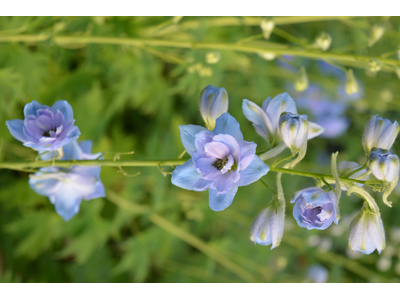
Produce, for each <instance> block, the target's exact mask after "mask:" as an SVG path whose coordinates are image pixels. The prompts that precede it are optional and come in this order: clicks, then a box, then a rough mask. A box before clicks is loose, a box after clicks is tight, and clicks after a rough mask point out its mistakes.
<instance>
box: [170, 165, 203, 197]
mask: <svg viewBox="0 0 400 300" xmlns="http://www.w3.org/2000/svg"><path fill="white" fill-rule="evenodd" d="M200 177H201V174H200V173H198V172H197V171H196V169H195V168H194V166H193V161H192V160H191V159H189V160H188V161H187V162H185V163H184V164H183V165H181V166H177V167H176V168H175V170H174V171H173V172H172V177H171V182H172V184H173V185H176V186H177V187H180V188H182V189H185V190H190V191H192V190H193V184H194V182H195V181H196V180H197V179H199V178H200Z"/></svg>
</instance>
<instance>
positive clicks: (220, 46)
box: [0, 34, 400, 68]
mask: <svg viewBox="0 0 400 300" xmlns="http://www.w3.org/2000/svg"><path fill="white" fill-rule="evenodd" d="M49 40H52V41H53V42H54V43H55V44H57V45H68V44H73V45H86V44H109V45H130V46H139V47H143V46H157V47H173V48H186V49H212V50H230V51H239V52H247V53H259V52H269V53H272V54H275V55H292V56H299V57H306V58H310V59H332V60H337V61H340V62H341V63H342V64H345V63H348V64H354V63H356V64H357V65H358V66H359V67H364V68H366V67H367V63H368V61H369V60H370V59H371V58H374V57H370V56H361V55H351V54H338V53H329V52H313V51H307V50H302V49H293V48H289V47H287V46H286V45H283V47H279V48H277V47H275V46H274V47H271V46H260V45H243V44H237V43H207V42H186V41H173V40H162V39H141V38H118V37H117V38H116V37H96V36H53V37H51V36H50V35H47V34H39V35H9V36H0V42H29V43H33V42H45V41H49ZM376 59H379V60H380V61H381V62H382V63H383V64H386V65H391V66H400V60H397V59H388V58H376Z"/></svg>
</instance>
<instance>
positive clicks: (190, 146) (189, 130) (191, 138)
mask: <svg viewBox="0 0 400 300" xmlns="http://www.w3.org/2000/svg"><path fill="white" fill-rule="evenodd" d="M203 130H205V131H208V130H207V129H206V128H204V127H203V126H198V125H180V126H179V132H180V134H181V140H182V144H183V147H184V148H185V150H186V152H187V153H189V155H190V156H191V155H192V153H193V151H195V150H196V147H195V139H196V134H198V133H199V132H200V131H203Z"/></svg>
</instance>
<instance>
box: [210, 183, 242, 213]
mask: <svg viewBox="0 0 400 300" xmlns="http://www.w3.org/2000/svg"><path fill="white" fill-rule="evenodd" d="M237 190H238V187H237V186H234V187H233V188H231V189H230V190H229V191H227V192H226V193H223V194H218V195H217V190H215V189H209V190H208V191H209V205H210V208H211V209H212V210H214V211H221V210H224V209H225V208H227V207H228V206H229V205H231V203H232V201H233V198H234V197H235V195H236V192H237Z"/></svg>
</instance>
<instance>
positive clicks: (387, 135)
mask: <svg viewBox="0 0 400 300" xmlns="http://www.w3.org/2000/svg"><path fill="white" fill-rule="evenodd" d="M399 130H400V126H399V124H398V123H397V121H394V123H393V124H392V122H390V121H389V120H388V119H382V118H381V117H378V115H375V116H372V117H370V118H369V119H368V121H367V124H366V125H365V129H364V133H363V137H362V144H363V147H364V151H365V153H366V154H367V155H369V153H370V152H371V149H372V148H382V149H387V150H389V149H390V147H392V145H393V143H394V141H395V139H396V137H397V134H398V133H399Z"/></svg>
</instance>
